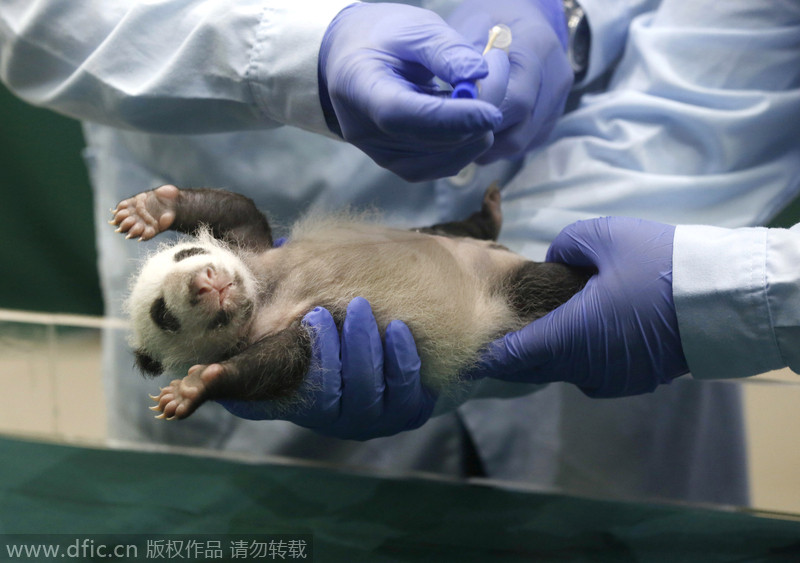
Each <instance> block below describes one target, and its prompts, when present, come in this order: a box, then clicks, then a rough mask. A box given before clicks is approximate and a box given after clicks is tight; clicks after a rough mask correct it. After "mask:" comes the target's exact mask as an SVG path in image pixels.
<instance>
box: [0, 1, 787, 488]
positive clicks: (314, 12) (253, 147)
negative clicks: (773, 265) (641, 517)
mask: <svg viewBox="0 0 800 563" xmlns="http://www.w3.org/2000/svg"><path fill="white" fill-rule="evenodd" d="M346 3H347V2H344V3H340V2H329V1H327V0H326V1H322V0H302V1H300V0H259V1H255V0H252V1H245V0H235V1H229V0H225V1H222V0H173V1H162V2H153V1H150V2H144V1H140V2H134V1H129V2H115V3H110V2H106V1H103V0H86V1H83V2H75V3H72V2H68V3H67V2H63V1H61V0H40V1H39V2H36V3H31V2H29V0H4V2H3V3H2V4H0V77H2V79H3V80H4V82H5V83H6V84H8V85H9V86H10V87H11V88H12V89H13V90H14V91H16V92H17V93H18V94H19V95H20V96H22V97H23V98H25V99H27V100H29V101H31V102H32V103H36V104H39V105H43V106H46V107H50V108H53V109H55V110H57V111H60V112H63V113H65V114H67V115H71V116H74V117H76V118H79V119H81V120H83V121H84V124H85V125H84V131H85V136H86V141H87V149H86V161H87V163H88V166H89V169H90V173H91V179H92V183H93V186H94V188H95V194H96V223H97V230H98V251H99V259H100V263H99V268H100V273H101V281H102V285H103V289H104V293H105V299H106V310H107V313H108V314H109V315H119V314H121V310H120V303H121V300H122V298H123V294H124V290H125V288H126V285H127V280H128V277H129V276H130V274H131V272H132V270H133V269H134V267H135V261H136V259H138V258H139V257H140V254H141V253H143V252H146V250H147V248H148V245H137V244H134V243H131V242H130V241H125V240H124V238H123V237H121V236H119V235H115V234H114V233H113V232H112V229H110V228H109V227H108V225H107V224H106V220H107V218H108V210H109V209H110V208H111V207H113V206H114V205H115V204H116V202H117V201H118V200H119V199H121V198H123V197H126V196H129V195H131V194H133V193H135V192H138V191H141V190H143V189H147V188H152V187H155V186H157V185H159V184H161V183H165V182H172V183H175V184H178V185H180V186H214V187H225V188H228V189H233V190H236V191H239V192H242V193H245V194H247V195H248V196H250V197H253V198H254V199H255V200H256V202H257V203H258V204H259V206H260V207H262V208H263V209H264V210H265V211H266V212H267V213H268V215H269V216H270V217H271V219H272V220H273V222H277V224H278V225H279V228H278V233H279V234H280V232H281V228H280V227H281V226H284V227H285V225H287V224H288V223H290V222H291V221H292V220H294V219H295V218H296V217H297V216H298V215H300V214H301V213H303V212H305V211H309V210H315V209H325V210H328V209H338V208H341V207H343V206H346V205H350V206H357V207H360V206H371V207H373V208H377V209H379V210H380V211H381V212H382V213H383V214H384V216H385V219H386V221H387V222H388V223H391V224H395V225H398V226H419V225H426V224H430V223H433V222H438V221H442V220H452V219H454V218H460V217H462V216H464V215H466V214H468V213H469V212H471V211H473V210H474V208H475V207H476V205H477V204H478V202H479V201H480V197H481V195H482V192H483V190H484V189H485V187H486V186H487V185H488V184H489V183H490V182H491V181H492V180H495V179H498V180H500V181H501V182H506V186H505V188H504V190H503V194H504V199H505V207H504V209H505V227H504V231H503V234H502V235H501V240H502V242H503V243H504V244H507V245H509V246H511V247H513V248H514V249H515V250H517V251H519V252H521V253H523V254H526V255H527V256H529V257H531V258H533V259H541V258H542V256H543V254H544V250H545V249H546V247H547V244H548V242H549V241H550V240H551V239H552V237H553V236H554V235H555V234H556V233H557V232H558V231H559V230H560V229H561V228H562V227H563V226H565V225H566V224H568V223H570V222H572V221H573V220H575V219H580V218H587V217H591V216H597V215H607V214H624V215H632V216H640V217H646V218H650V219H656V220H661V221H666V222H672V223H712V224H717V225H722V226H726V227H734V226H747V225H753V224H758V223H760V222H763V221H765V220H767V219H768V218H769V217H770V216H772V215H773V214H774V213H775V212H776V211H777V210H779V209H780V208H781V207H782V206H783V205H784V204H785V203H786V202H788V201H789V200H790V199H791V198H793V197H794V196H795V195H796V194H797V192H798V187H799V186H798V175H797V167H798V164H797V163H798V162H800V154H799V153H798V145H797V143H794V144H791V143H790V138H789V135H788V133H784V132H783V131H782V130H781V129H780V128H779V127H776V126H774V124H778V123H785V122H786V120H788V119H790V118H791V117H796V116H797V111H798V107H800V106H799V105H798V104H800V91H799V90H798V79H797V77H798V75H797V73H798V69H800V65H799V64H798V57H797V54H798V49H797V45H798V37H799V36H800V31H799V30H800V27H798V18H799V17H800V16H799V15H798V11H799V10H800V9H799V8H798V6H797V4H795V3H792V2H784V3H782V4H769V5H768V4H766V3H763V2H762V1H761V0H750V1H745V0H731V1H729V2H715V1H713V0H706V1H699V2H698V1H694V2H689V1H684V2H679V1H677V0H664V1H663V2H658V1H657V0H651V1H635V0H629V1H623V0H608V1H603V0H584V2H582V4H583V5H584V7H585V9H586V12H587V14H588V16H589V20H590V24H591V26H592V30H593V40H592V54H591V57H592V58H591V61H592V62H591V68H590V70H589V73H588V76H587V82H589V81H592V80H594V79H598V80H594V83H595V84H597V83H598V82H599V81H602V82H604V83H605V84H607V86H604V87H602V88H600V89H599V90H597V91H596V92H595V93H593V94H591V95H584V96H583V98H582V99H581V101H580V104H579V106H578V107H577V109H576V110H575V111H573V112H572V113H570V114H569V115H567V116H566V117H564V118H563V119H562V120H561V122H560V123H559V124H558V126H557V127H556V130H555V131H554V134H553V136H552V140H551V142H550V143H548V145H547V146H546V147H543V148H541V149H539V150H537V151H535V152H533V153H531V154H530V155H529V156H528V157H527V158H526V159H525V160H524V161H519V162H515V163H498V164H496V165H493V166H489V167H486V168H479V169H468V170H466V171H465V173H464V174H463V176H462V177H460V178H458V179H455V180H447V179H445V180H440V181H436V182H426V183H420V184H408V183H405V182H403V181H401V180H399V179H398V178H396V177H394V176H392V175H391V174H389V173H387V172H386V171H384V170H381V169H379V168H378V167H377V166H375V165H374V164H373V163H372V162H370V161H369V159H368V158H367V157H365V156H364V155H363V154H361V153H360V152H359V151H357V150H356V149H354V148H353V147H351V146H348V145H346V144H344V143H340V142H336V141H332V140H330V139H328V138H325V137H323V136H321V135H315V134H312V133H309V132H306V131H303V130H301V129H300V128H302V129H306V130H308V131H313V132H317V133H324V134H327V132H326V131H325V130H324V125H323V122H322V119H321V112H320V109H319V107H318V103H317V101H316V88H317V86H316V49H317V46H318V44H319V38H320V37H321V34H322V33H323V31H324V29H325V25H326V24H327V22H328V21H329V20H330V18H331V17H332V16H333V14H335V13H336V12H337V11H338V9H339V8H340V7H341V6H342V5H344V4H346ZM446 4H448V2H446V1H438V2H428V3H425V5H428V6H430V7H435V8H441V9H444V8H445V5H446ZM601 76H602V77H604V79H602V80H600V77H601ZM765 123H766V124H768V126H767V127H763V124H765ZM280 124H289V125H295V126H297V127H298V128H293V127H284V128H280V129H274V128H275V127H276V126H278V125H280ZM743 140H744V141H743ZM792 142H793V139H792ZM512 176H513V179H512ZM54 189H58V186H54ZM676 275H677V274H676ZM104 354H105V365H106V366H107V389H108V395H109V411H110V414H111V417H110V421H109V422H110V429H111V432H112V434H113V435H114V436H115V437H116V438H117V439H119V440H123V441H124V440H133V441H139V442H142V441H144V442H148V441H149V442H165V443H178V444H186V445H206V446H209V447H216V448H225V449H235V450H244V451H248V452H250V453H259V452H262V453H265V454H283V455H293V456H304V457H310V458H315V459H323V460H330V461H334V462H342V463H348V464H351V465H361V466H367V467H383V468H394V469H400V470H402V469H424V470H432V471H441V472H445V473H449V474H456V475H459V474H464V473H465V472H470V471H471V470H472V469H474V468H475V467H476V465H480V466H482V469H483V470H484V471H485V472H486V473H487V474H488V475H489V476H491V477H496V478H503V479H514V480H520V481H531V482H534V483H538V484H541V485H546V486H560V487H566V488H568V489H569V490H572V491H576V492H583V493H589V494H595V495H610V496H615V497H634V496H636V495H641V494H645V495H657V496H664V497H672V498H682V499H687V500H703V501H719V502H730V503H741V502H745V501H746V494H747V493H746V479H745V462H744V446H743V436H742V426H741V417H740V403H739V394H738V389H737V388H736V387H735V386H733V385H729V384H725V383H704V384H702V385H701V384H697V383H695V382H692V381H690V380H689V381H685V380H678V381H676V382H674V383H673V384H672V385H670V386H667V387H663V388H661V389H659V390H657V391H656V392H655V393H654V394H652V395H649V396H645V397H637V398H629V399H620V400H604V401H593V400H589V399H587V398H585V397H583V396H582V395H581V394H580V393H579V392H577V391H576V390H575V389H573V388H570V387H567V386H563V385H551V386H549V387H547V388H546V389H544V390H542V391H540V392H538V393H534V394H530V395H526V396H522V397H519V398H514V399H501V398H488V399H473V400H471V401H468V402H466V403H465V404H463V405H462V406H461V407H459V408H458V410H456V411H454V412H450V413H448V414H445V415H443V416H440V417H436V418H434V419H432V420H431V421H430V422H429V423H428V424H426V425H425V426H424V427H423V428H421V429H419V430H416V431H414V432H409V433H404V434H401V435H398V436H394V437H389V438H382V439H377V440H372V441H369V442H367V443H363V444H362V443H353V442H342V441H339V440H335V439H329V438H324V437H321V436H318V435H316V434H313V433H311V432H309V431H306V430H303V429H300V428H297V427H295V426H293V425H291V424H288V423H284V422H252V421H243V420H239V419H236V418H235V417H232V416H230V415H228V414H226V413H225V412H223V411H222V409H221V408H219V407H218V406H217V405H208V406H204V407H203V408H202V409H200V410H199V411H198V412H197V413H196V414H195V415H193V417H192V419H190V420H189V421H186V422H182V423H179V424H163V423H162V422H161V421H155V420H153V419H152V417H151V416H150V413H149V411H147V410H146V409H145V408H144V406H145V404H144V403H145V399H143V398H145V393H147V392H152V391H153V389H154V384H153V382H147V381H143V380H141V379H140V378H138V377H137V376H136V375H135V374H134V373H133V370H132V368H131V367H130V366H131V364H132V360H131V358H130V354H129V351H128V350H127V346H126V344H125V342H124V339H122V338H121V337H118V336H116V335H110V337H109V338H108V340H107V342H106V346H105V348H104ZM523 391H525V388H524V387H523V386H518V385H510V384H502V383H497V382H485V383H482V384H480V385H479V389H477V390H476V393H477V394H483V395H485V396H503V395H519V394H521V393H523ZM476 460H477V462H478V463H477V464H476Z"/></svg>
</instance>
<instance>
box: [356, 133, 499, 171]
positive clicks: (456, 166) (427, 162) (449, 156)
mask: <svg viewBox="0 0 800 563" xmlns="http://www.w3.org/2000/svg"><path fill="white" fill-rule="evenodd" d="M493 140H494V134H493V133H491V132H488V133H486V134H484V135H482V136H480V137H478V138H477V139H473V140H471V141H470V142H468V143H465V144H463V145H458V146H456V147H454V148H452V149H450V150H446V151H440V152H433V153H428V154H425V153H413V154H408V153H398V152H397V151H395V150H392V149H391V148H387V149H385V150H384V149H373V150H372V151H371V152H370V156H371V157H372V159H373V160H374V161H375V162H376V163H377V164H379V165H380V166H382V167H384V168H387V169H389V170H391V171H392V172H394V173H395V174H397V175H398V176H400V177H401V178H403V179H404V180H407V181H409V182H419V181H422V180H432V179H435V178H442V177H446V176H454V175H456V174H458V173H459V171H460V170H461V169H462V168H464V167H465V166H466V165H467V164H469V163H470V162H472V161H473V160H475V159H476V158H477V157H478V156H480V155H481V154H483V153H484V152H485V151H486V150H487V149H488V148H489V147H490V146H491V145H492V141H493Z"/></svg>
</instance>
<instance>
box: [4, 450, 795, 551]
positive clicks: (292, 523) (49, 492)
mask: <svg viewBox="0 0 800 563" xmlns="http://www.w3.org/2000/svg"><path fill="white" fill-rule="evenodd" d="M0 456H1V458H2V464H0V487H1V489H0V507H1V508H0V560H3V559H2V558H3V557H6V559H5V560H8V556H7V555H6V553H5V552H3V546H2V539H3V538H12V537H13V538H16V539H19V536H14V534H38V535H43V534H87V535H99V534H123V535H125V534H138V535H140V536H147V535H153V536H156V535H159V536H162V535H164V534H198V535H200V536H199V537H203V536H202V535H203V534H217V535H224V537H234V535H236V534H255V535H259V534H283V533H291V534H310V537H311V538H312V540H313V545H312V548H313V560H314V561H317V562H322V561H348V562H349V561H368V562H375V563H380V562H383V561H412V562H413V561H431V562H441V561H457V562H489V561H492V562H493V561H613V562H626V561H669V562H687V561H700V562H704V563H706V562H715V561H731V562H733V561H736V562H738V561H800V522H797V521H792V520H786V519H775V518H765V517H759V516H755V515H753V514H748V513H742V512H733V511H716V510H708V509H700V508H687V507H683V506H673V505H659V504H636V503H620V502H609V501H598V500H588V499H579V498H574V497H569V496H562V495H554V494H541V493H532V492H527V491H518V490H509V489H506V488H499V487H496V486H490V485H485V484H474V483H470V484H466V483H451V482H447V481H444V482H443V481H438V480H428V479H423V478H385V477H374V476H365V475H360V474H353V473H348V472H344V471H338V470H332V469H325V468H317V467H302V466H287V465H272V464H252V463H238V462H234V461H227V460H220V459H215V458H204V457H194V456H186V455H178V454H164V453H142V452H129V451H119V450H100V449H89V448H79V447H71V446H62V445H52V444H44V443H35V442H26V441H19V440H12V439H0ZM22 537H23V538H24V537H27V536H22ZM32 537H35V538H39V536H32ZM91 537H92V538H94V537H95V536H91ZM92 541H94V540H92ZM62 560H64V559H62ZM70 560H71V561H74V560H80V559H70ZM84 560H91V559H84ZM96 560H98V561H100V560H104V561H107V560H109V559H96ZM263 560H264V561H268V560H279V559H263ZM120 561H124V559H120Z"/></svg>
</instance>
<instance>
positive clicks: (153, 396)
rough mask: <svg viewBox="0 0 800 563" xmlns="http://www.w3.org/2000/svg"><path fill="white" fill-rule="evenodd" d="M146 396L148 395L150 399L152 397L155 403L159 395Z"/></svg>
mask: <svg viewBox="0 0 800 563" xmlns="http://www.w3.org/2000/svg"><path fill="white" fill-rule="evenodd" d="M147 396H148V397H150V398H151V399H153V400H154V401H155V402H156V403H157V402H158V400H159V397H156V396H155V395H147Z"/></svg>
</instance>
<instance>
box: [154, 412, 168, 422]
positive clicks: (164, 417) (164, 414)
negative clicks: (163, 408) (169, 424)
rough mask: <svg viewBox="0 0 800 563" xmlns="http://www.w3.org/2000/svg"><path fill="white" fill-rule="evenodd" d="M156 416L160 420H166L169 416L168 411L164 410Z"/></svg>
mask: <svg viewBox="0 0 800 563" xmlns="http://www.w3.org/2000/svg"><path fill="white" fill-rule="evenodd" d="M154 418H157V419H159V420H165V419H166V418H167V413H165V412H162V413H161V414H159V415H157V416H155V417H154Z"/></svg>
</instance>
